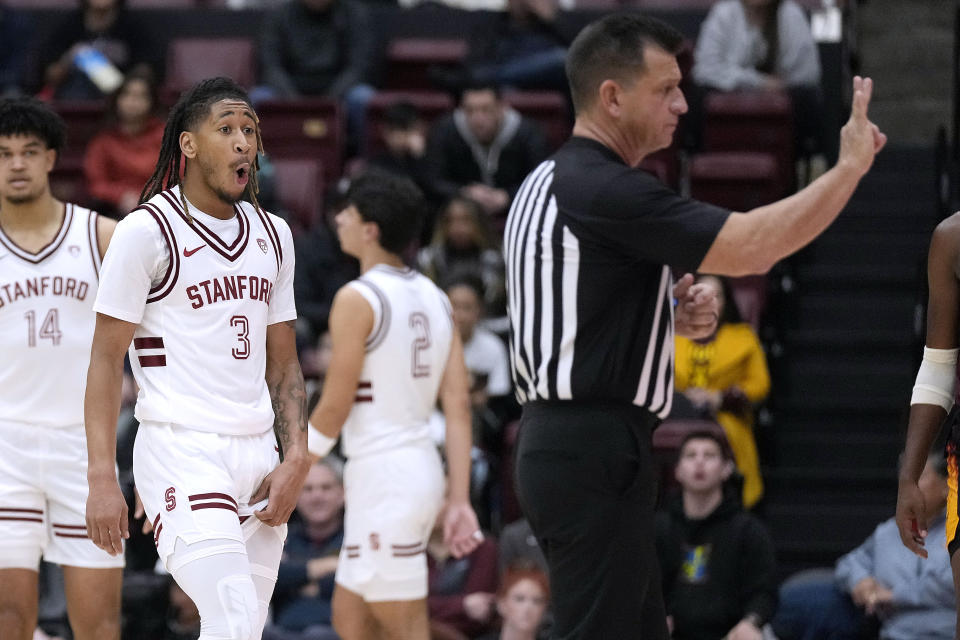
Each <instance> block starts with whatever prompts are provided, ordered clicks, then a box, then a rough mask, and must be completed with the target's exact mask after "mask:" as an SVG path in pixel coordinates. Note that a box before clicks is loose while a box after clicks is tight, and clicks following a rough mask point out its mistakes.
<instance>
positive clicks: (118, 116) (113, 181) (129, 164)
mask: <svg viewBox="0 0 960 640" xmlns="http://www.w3.org/2000/svg"><path fill="white" fill-rule="evenodd" d="M156 111H157V86H156V83H155V82H154V79H153V76H152V75H151V74H150V73H148V72H147V71H144V70H139V71H132V72H130V73H128V74H127V75H126V77H125V78H124V80H123V84H121V85H120V88H119V89H117V91H116V93H114V94H113V96H112V97H111V99H110V110H109V118H110V125H109V128H107V129H106V130H104V131H102V132H100V133H98V134H97V135H96V136H94V138H93V139H92V140H91V141H90V144H89V145H87V152H86V157H85V158H84V160H83V172H84V175H85V176H86V179H87V188H88V189H89V191H90V195H91V196H93V197H94V198H96V199H97V200H98V201H99V202H98V205H100V206H98V207H97V209H98V211H100V213H105V214H107V215H111V214H112V215H113V216H114V217H116V218H121V217H123V216H125V215H126V214H128V213H130V212H131V211H133V209H135V208H136V207H137V205H138V204H139V202H140V192H141V191H142V190H143V185H145V184H146V183H147V180H148V179H149V178H150V176H151V175H152V174H153V170H154V165H155V164H156V161H157V156H158V155H159V154H160V142H161V140H162V139H163V126H164V121H163V120H161V119H160V118H158V117H157V116H156Z"/></svg>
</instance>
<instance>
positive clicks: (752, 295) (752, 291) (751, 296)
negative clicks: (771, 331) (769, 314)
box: [729, 275, 767, 331]
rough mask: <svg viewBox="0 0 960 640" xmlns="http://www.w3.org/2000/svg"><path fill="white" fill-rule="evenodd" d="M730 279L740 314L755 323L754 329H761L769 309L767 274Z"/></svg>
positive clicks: (744, 318) (745, 319) (744, 319)
mask: <svg viewBox="0 0 960 640" xmlns="http://www.w3.org/2000/svg"><path fill="white" fill-rule="evenodd" d="M729 281H730V288H731V289H733V298H734V302H736V305H737V310H739V311H740V316H741V317H742V318H743V321H744V322H749V323H750V324H751V325H753V329H754V331H759V329H760V321H761V320H762V319H763V314H764V312H765V311H766V309H767V276H765V275H760V276H742V277H739V278H729Z"/></svg>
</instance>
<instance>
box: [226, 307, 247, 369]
mask: <svg viewBox="0 0 960 640" xmlns="http://www.w3.org/2000/svg"><path fill="white" fill-rule="evenodd" d="M230 326H231V327H233V328H235V329H236V330H237V341H239V343H240V344H239V345H238V346H236V347H234V348H233V349H231V350H230V353H231V354H233V357H234V358H236V359H237V360H246V359H247V358H248V357H249V356H250V323H249V322H247V317H246V316H233V317H232V318H230Z"/></svg>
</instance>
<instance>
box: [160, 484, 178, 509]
mask: <svg viewBox="0 0 960 640" xmlns="http://www.w3.org/2000/svg"><path fill="white" fill-rule="evenodd" d="M163 499H164V500H165V501H166V503H167V511H173V510H174V509H176V508H177V497H176V496H175V495H174V491H173V487H169V488H168V489H167V490H166V491H165V492H164V493H163Z"/></svg>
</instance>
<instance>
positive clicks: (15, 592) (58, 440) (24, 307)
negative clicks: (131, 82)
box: [0, 98, 123, 640]
mask: <svg viewBox="0 0 960 640" xmlns="http://www.w3.org/2000/svg"><path fill="white" fill-rule="evenodd" d="M65 135H66V127H65V126H64V123H63V120H61V119H60V117H59V116H58V115H57V114H55V113H54V112H53V111H51V110H50V109H49V108H48V107H46V106H44V105H43V104H41V103H40V102H38V101H36V100H33V99H29V98H18V99H9V100H2V101H0V443H3V452H2V455H0V637H3V638H13V639H14V640H26V639H28V638H32V637H33V632H34V629H35V628H36V624H37V600H38V594H37V577H38V571H37V570H38V568H39V565H40V557H41V555H42V556H43V557H44V558H45V559H46V560H47V561H48V562H54V563H56V564H59V565H62V566H63V575H64V581H65V591H66V596H67V611H68V613H69V616H70V625H71V627H72V628H73V635H74V637H75V638H77V639H78V640H94V639H99V638H106V639H108V640H109V639H111V638H112V639H117V638H119V637H120V586H121V581H122V571H123V570H122V567H123V558H122V557H111V556H110V555H109V554H107V553H105V552H104V551H103V550H101V549H98V548H97V547H96V546H95V545H94V544H93V543H92V542H91V541H90V540H89V539H88V537H87V534H86V531H85V529H86V527H85V526H84V520H83V509H84V502H85V501H86V498H87V490H86V489H87V484H86V476H87V456H86V444H85V443H84V440H85V438H84V431H83V381H84V376H83V374H84V371H85V369H86V366H87V362H88V354H89V352H90V340H91V339H92V337H93V325H94V318H95V314H94V313H93V300H94V298H95V297H96V295H97V279H98V272H99V270H100V260H101V258H102V257H103V253H104V251H105V250H106V247H107V244H108V242H109V241H110V235H111V234H112V233H113V230H114V227H115V226H116V223H115V222H113V221H112V220H109V219H106V218H103V217H100V216H98V215H97V214H96V213H94V212H92V211H89V210H87V209H84V208H83V207H80V206H77V205H75V204H71V203H68V202H61V201H59V200H57V199H56V198H54V197H53V195H52V194H51V193H50V184H49V179H48V175H49V173H50V171H51V169H53V166H54V164H55V163H56V160H57V155H58V153H59V152H60V149H61V148H62V147H63V143H64V138H65ZM111 464H112V461H111Z"/></svg>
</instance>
